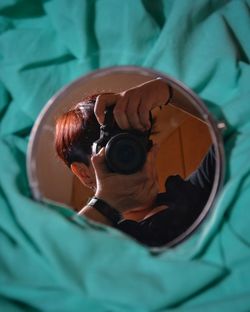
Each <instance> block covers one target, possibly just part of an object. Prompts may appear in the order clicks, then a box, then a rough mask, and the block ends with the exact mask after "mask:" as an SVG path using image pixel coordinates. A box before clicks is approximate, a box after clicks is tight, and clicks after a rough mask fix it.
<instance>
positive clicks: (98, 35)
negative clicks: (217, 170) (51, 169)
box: [0, 0, 250, 312]
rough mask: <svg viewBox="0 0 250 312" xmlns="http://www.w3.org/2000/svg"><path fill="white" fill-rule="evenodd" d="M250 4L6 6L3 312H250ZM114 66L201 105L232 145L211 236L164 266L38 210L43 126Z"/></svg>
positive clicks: (1, 101) (15, 2) (0, 24)
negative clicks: (43, 117) (171, 84)
mask: <svg viewBox="0 0 250 312" xmlns="http://www.w3.org/2000/svg"><path fill="white" fill-rule="evenodd" d="M249 12H250V1H248V0H242V1H241V0H238V1H237V0H235V1H229V0H193V1H191V0H176V1H173V0H172V1H170V0H169V1H168V0H166V1H164V0H163V1H161V0H158V1H157V0H156V1H153V0H151V1H150V0H148V1H147V0H97V1H91V0H89V1H87V0H85V1H84V0H52V1H42V0H1V1H0V311H3V312H8V311H60V312H63V311H91V312H92V311H172V310H175V309H177V310H178V311H202V312H205V311H209V312H210V311H237V312H239V311H249V310H250V211H249V206H250V101H249V99H250V92H249V90H250V88H249V85H250V67H249V55H250V18H249V15H250V14H249ZM113 65H139V66H145V67H150V68H154V69H157V70H160V71H162V72H165V73H168V74H169V75H171V76H173V77H175V78H177V79H179V80H181V81H183V82H184V83H186V84H187V85H188V86H189V87H190V88H192V89H193V90H194V91H195V92H197V93H198V94H199V95H200V96H201V97H202V99H203V100H205V102H206V103H207V106H208V107H209V108H210V109H211V110H212V111H213V112H214V114H215V115H216V116H217V117H218V118H224V119H225V120H226V122H227V124H228V129H227V131H226V132H225V135H224V139H225V149H226V156H227V166H226V167H227V171H226V181H225V187H224V189H223V191H222V192H221V194H220V197H219V199H218V201H217V204H216V206H215V209H214V211H213V213H212V214H211V215H210V217H209V218H208V219H207V221H206V222H205V224H204V226H203V227H202V228H201V229H200V230H199V233H197V234H196V235H194V236H193V237H192V238H191V239H189V240H188V241H187V242H186V243H184V244H181V245H180V246H179V247H178V248H175V249H172V250H166V251H165V252H163V253H161V254H158V255H154V254H151V253H150V252H149V250H147V249H146V248H144V247H143V246H141V245H138V244H137V243H136V242H134V241H133V240H131V239H129V238H128V237H125V236H123V235H122V234H121V233H119V232H117V231H116V230H113V229H109V228H105V227H102V226H93V225H91V224H89V223H88V222H87V221H86V220H84V219H80V218H79V217H76V216H74V215H73V213H72V212H71V211H70V210H67V209H65V208H60V207H49V206H48V205H45V204H41V203H37V202H35V201H34V200H32V198H31V193H30V189H29V186H28V181H27V175H26V167H25V158H26V151H27V144H28V140H29V134H30V131H31V128H32V125H33V123H34V121H35V119H36V117H37V116H38V114H39V112H40V110H41V109H42V107H43V106H44V104H45V103H46V101H47V100H48V99H49V98H50V97H51V96H52V95H53V94H54V93H55V92H56V91H57V90H58V89H59V88H61V87H62V86H64V85H65V84H67V83H69V82H71V81H73V80H74V79H76V78H78V77H79V76H81V75H84V74H87V73H88V72H90V71H91V70H94V69H98V68H103V67H107V66H113Z"/></svg>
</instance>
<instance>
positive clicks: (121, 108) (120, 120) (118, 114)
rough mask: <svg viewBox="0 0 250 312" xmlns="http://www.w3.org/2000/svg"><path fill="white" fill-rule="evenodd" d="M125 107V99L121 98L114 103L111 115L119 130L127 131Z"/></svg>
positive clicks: (128, 125)
mask: <svg viewBox="0 0 250 312" xmlns="http://www.w3.org/2000/svg"><path fill="white" fill-rule="evenodd" d="M126 107H127V98H126V97H124V96H121V97H120V98H119V99H118V101H117V102H116V105H115V108H114V111H113V114H114V118H115V121H116V122H117V125H118V127H119V128H121V129H128V128H130V124H129V122H128V118H127V114H126Z"/></svg>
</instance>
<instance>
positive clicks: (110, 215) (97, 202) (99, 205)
mask: <svg viewBox="0 0 250 312" xmlns="http://www.w3.org/2000/svg"><path fill="white" fill-rule="evenodd" d="M87 205H88V206H92V207H94V208H95V209H96V210H98V211H99V212H100V213H101V214H102V215H103V216H104V217H106V218H107V219H108V220H110V221H111V222H112V224H113V225H117V223H118V222H119V221H121V220H122V216H121V214H120V213H119V212H118V211H117V210H116V209H114V208H113V207H111V206H110V205H109V204H108V203H106V202H105V201H104V200H102V199H100V198H98V197H96V196H94V197H92V198H91V199H90V200H89V202H88V203H87Z"/></svg>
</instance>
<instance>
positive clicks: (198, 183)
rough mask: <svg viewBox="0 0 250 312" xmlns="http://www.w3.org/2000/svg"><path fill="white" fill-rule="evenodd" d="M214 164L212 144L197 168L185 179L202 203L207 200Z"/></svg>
mask: <svg viewBox="0 0 250 312" xmlns="http://www.w3.org/2000/svg"><path fill="white" fill-rule="evenodd" d="M215 164H216V159H215V151H214V146H213V145H212V146H211V147H210V149H209V151H208V153H207V154H206V156H205V157H204V158H203V160H202V162H201V164H200V166H199V167H198V169H196V170H195V171H194V172H193V173H192V174H191V175H190V176H189V177H188V178H187V179H186V182H187V183H189V184H190V185H192V186H193V187H194V190H195V192H196V194H199V197H200V200H201V201H202V202H203V203H204V202H206V201H207V200H208V197H209V195H210V193H211V189H212V187H213V182H214V175H215Z"/></svg>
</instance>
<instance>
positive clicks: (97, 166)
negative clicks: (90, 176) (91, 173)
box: [91, 147, 108, 177]
mask: <svg viewBox="0 0 250 312" xmlns="http://www.w3.org/2000/svg"><path fill="white" fill-rule="evenodd" d="M91 162H92V165H93V167H94V170H95V174H96V176H98V177H100V176H101V175H102V174H105V173H108V170H107V167H106V164H105V148H104V147H103V148H101V150H100V151H99V152H98V153H97V154H96V155H93V156H92V157H91Z"/></svg>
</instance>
